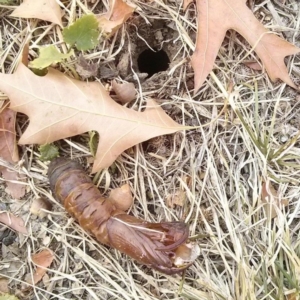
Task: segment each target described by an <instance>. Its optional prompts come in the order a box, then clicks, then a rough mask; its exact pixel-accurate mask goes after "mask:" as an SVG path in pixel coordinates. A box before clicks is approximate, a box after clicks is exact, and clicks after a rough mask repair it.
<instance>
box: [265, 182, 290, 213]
mask: <svg viewBox="0 0 300 300" xmlns="http://www.w3.org/2000/svg"><path fill="white" fill-rule="evenodd" d="M261 201H262V202H263V203H265V205H264V209H265V212H266V216H267V217H268V218H271V219H273V218H275V217H277V212H278V210H279V209H282V208H283V207H285V206H287V205H288V204H289V201H288V200H287V199H280V198H279V197H278V192H277V191H276V190H275V188H274V187H273V185H272V184H271V182H270V181H269V180H267V181H266V182H264V183H263V185H262V191H261Z"/></svg>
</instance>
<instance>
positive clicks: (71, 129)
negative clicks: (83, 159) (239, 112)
mask: <svg viewBox="0 0 300 300" xmlns="http://www.w3.org/2000/svg"><path fill="white" fill-rule="evenodd" d="M0 90H2V91H3V92H5V93H6V94H7V95H8V97H9V99H10V102H11V106H10V108H11V109H13V110H15V111H17V112H21V113H24V114H26V115H28V116H29V119H30V123H29V126H28V128H27V129H26V131H25V132H24V134H23V135H22V136H21V138H20V141H19V143H20V144H33V143H37V144H49V143H52V142H54V141H56V140H59V139H63V138H67V137H71V136H74V135H78V134H82V133H84V132H88V131H92V130H95V131H97V132H98V133H99V136H100V141H99V145H98V148H97V153H96V156H95V162H94V165H93V170H92V172H97V171H98V170H100V169H102V168H106V167H109V166H110V165H111V164H112V163H113V162H114V161H115V159H116V158H117V157H118V156H119V155H120V154H121V153H122V152H123V151H124V150H126V149H128V148H130V147H132V146H134V145H136V144H138V143H140V142H143V141H145V140H148V139H151V138H153V137H156V136H159V135H163V134H171V133H174V132H176V131H178V130H182V129H190V128H192V127H184V126H182V125H179V124H178V123H176V122H175V121H173V120H172V119H171V118H170V117H169V116H167V114H166V113H165V112H164V111H163V109H162V108H161V107H160V106H159V105H157V104H156V102H155V101H154V100H149V101H148V102H147V107H146V109H145V111H144V112H137V111H134V110H132V109H129V108H126V107H123V106H121V105H119V104H117V103H116V102H115V101H114V100H113V99H112V98H111V97H110V96H109V94H108V93H107V91H106V90H105V88H104V87H103V86H102V84H101V83H99V82H81V81H79V80H75V79H72V78H70V77H68V76H66V75H64V74H62V73H60V72H58V71H56V70H54V69H51V68H49V70H48V74H47V75H46V76H44V77H39V76H37V75H35V74H34V73H32V72H31V71H30V70H29V69H28V68H26V67H25V66H24V65H23V64H19V66H18V68H17V70H16V72H15V73H14V74H8V75H7V74H2V73H0Z"/></svg>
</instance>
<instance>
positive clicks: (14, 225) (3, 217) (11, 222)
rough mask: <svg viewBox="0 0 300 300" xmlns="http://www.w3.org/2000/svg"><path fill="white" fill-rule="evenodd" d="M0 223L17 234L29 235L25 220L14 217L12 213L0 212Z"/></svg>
mask: <svg viewBox="0 0 300 300" xmlns="http://www.w3.org/2000/svg"><path fill="white" fill-rule="evenodd" d="M0 222H1V223H3V224H5V225H7V226H8V227H10V228H11V229H13V230H15V231H17V232H20V233H23V234H28V231H27V229H26V227H25V223H24V221H23V219H21V218H20V217H17V216H15V215H13V214H12V213H9V212H0Z"/></svg>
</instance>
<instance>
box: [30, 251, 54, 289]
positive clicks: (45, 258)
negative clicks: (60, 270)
mask: <svg viewBox="0 0 300 300" xmlns="http://www.w3.org/2000/svg"><path fill="white" fill-rule="evenodd" d="M53 259H54V255H53V252H52V251H51V250H50V249H44V250H42V251H41V252H40V253H37V254H33V255H32V256H31V260H32V262H33V263H34V264H35V265H36V266H37V267H36V270H35V273H34V274H27V275H26V276H25V281H26V282H28V283H30V284H36V283H38V282H39V281H40V280H41V279H42V278H43V276H44V275H45V273H46V271H47V269H46V268H48V267H49V266H50V265H51V263H52V261H53Z"/></svg>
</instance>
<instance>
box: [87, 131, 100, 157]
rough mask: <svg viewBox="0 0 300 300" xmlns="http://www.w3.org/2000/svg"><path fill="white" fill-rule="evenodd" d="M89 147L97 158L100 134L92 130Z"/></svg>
mask: <svg viewBox="0 0 300 300" xmlns="http://www.w3.org/2000/svg"><path fill="white" fill-rule="evenodd" d="M89 137H90V139H89V147H90V151H91V154H92V155H93V156H94V157H95V155H96V152H97V145H98V142H99V134H98V132H96V131H94V130H92V131H89Z"/></svg>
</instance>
